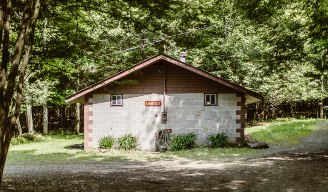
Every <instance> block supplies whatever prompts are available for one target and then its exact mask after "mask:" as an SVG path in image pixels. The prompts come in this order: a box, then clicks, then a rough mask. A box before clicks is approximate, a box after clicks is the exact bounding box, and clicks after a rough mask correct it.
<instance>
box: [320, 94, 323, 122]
mask: <svg viewBox="0 0 328 192" xmlns="http://www.w3.org/2000/svg"><path fill="white" fill-rule="evenodd" d="M320 118H321V119H323V99H321V103H320Z"/></svg>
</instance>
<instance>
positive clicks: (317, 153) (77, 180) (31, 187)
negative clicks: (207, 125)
mask: <svg viewBox="0 0 328 192" xmlns="http://www.w3.org/2000/svg"><path fill="white" fill-rule="evenodd" d="M327 127H328V126H327V124H325V125H322V126H321V127H320V130H318V131H316V132H314V133H313V134H311V135H310V136H308V137H306V138H304V139H303V140H302V141H301V142H300V144H299V145H297V146H293V147H290V148H288V149H286V148H284V147H282V148H281V149H280V150H279V147H276V148H275V147H273V149H272V148H271V149H270V148H269V149H265V150H267V151H265V150H264V153H261V154H262V156H258V155H257V156H254V157H253V158H251V157H248V158H246V159H244V160H238V159H230V160H229V159H225V160H222V159H215V160H214V159H213V160H210V161H200V160H193V159H184V158H176V159H163V160H149V161H148V160H147V161H119V162H118V161H109V162H87V163H78V164H75V163H61V162H58V163H52V164H44V163H43V164H42V163H38V162H32V163H31V162H25V163H19V164H11V165H6V167H5V171H4V179H3V182H2V185H1V188H0V190H1V191H328V129H327ZM270 150H271V151H270ZM266 152H267V153H266Z"/></svg>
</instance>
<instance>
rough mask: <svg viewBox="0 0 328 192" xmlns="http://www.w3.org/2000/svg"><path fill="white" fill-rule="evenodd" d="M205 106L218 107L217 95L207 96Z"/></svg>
mask: <svg viewBox="0 0 328 192" xmlns="http://www.w3.org/2000/svg"><path fill="white" fill-rule="evenodd" d="M205 105H216V94H205Z"/></svg>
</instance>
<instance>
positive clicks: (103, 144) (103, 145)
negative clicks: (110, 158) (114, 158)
mask: <svg viewBox="0 0 328 192" xmlns="http://www.w3.org/2000/svg"><path fill="white" fill-rule="evenodd" d="M113 145H114V138H113V137H111V136H107V137H103V138H101V139H100V140H99V148H100V149H111V148H112V147H113Z"/></svg>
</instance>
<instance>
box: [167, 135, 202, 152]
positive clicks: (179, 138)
mask: <svg viewBox="0 0 328 192" xmlns="http://www.w3.org/2000/svg"><path fill="white" fill-rule="evenodd" d="M196 139H197V134H194V133H189V134H180V135H174V136H173V137H172V138H171V139H170V143H169V146H170V147H171V150H172V151H178V150H185V149H189V148H192V147H194V146H195V145H196V143H195V141H196Z"/></svg>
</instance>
